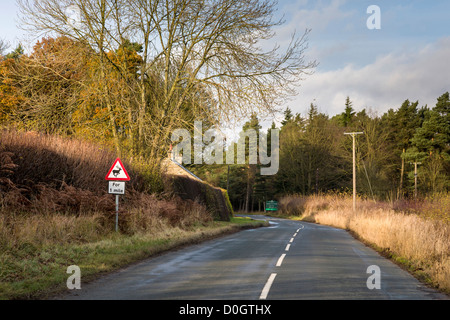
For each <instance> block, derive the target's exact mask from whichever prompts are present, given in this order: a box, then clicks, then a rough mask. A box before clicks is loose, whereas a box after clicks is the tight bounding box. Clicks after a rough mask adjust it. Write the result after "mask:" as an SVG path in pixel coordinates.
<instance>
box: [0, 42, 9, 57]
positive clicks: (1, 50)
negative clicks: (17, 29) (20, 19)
mask: <svg viewBox="0 0 450 320" xmlns="http://www.w3.org/2000/svg"><path fill="white" fill-rule="evenodd" d="M8 48H9V44H8V43H7V42H6V41H5V40H3V39H0V57H1V56H4V55H5V51H6V49H8Z"/></svg>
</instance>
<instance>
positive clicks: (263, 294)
mask: <svg viewBox="0 0 450 320" xmlns="http://www.w3.org/2000/svg"><path fill="white" fill-rule="evenodd" d="M276 276H277V274H276V273H272V274H271V275H270V277H269V280H267V282H266V285H265V286H264V289H263V291H262V292H261V296H260V297H259V299H260V300H266V299H267V296H268V295H269V291H270V288H271V287H272V283H273V281H274V280H275V277H276Z"/></svg>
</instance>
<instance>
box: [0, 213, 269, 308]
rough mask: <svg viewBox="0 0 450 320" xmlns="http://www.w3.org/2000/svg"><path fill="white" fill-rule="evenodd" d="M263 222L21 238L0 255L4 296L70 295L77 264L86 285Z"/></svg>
mask: <svg viewBox="0 0 450 320" xmlns="http://www.w3.org/2000/svg"><path fill="white" fill-rule="evenodd" d="M262 226H266V222H264V221H255V220H251V219H248V218H239V217H233V218H232V221H231V222H218V221H212V222H209V223H208V224H201V225H200V224H199V225H197V226H191V227H190V228H183V229H182V228H177V227H174V228H170V229H169V228H165V229H164V230H161V231H159V232H152V233H149V232H147V233H137V234H133V235H125V234H116V233H110V234H107V235H105V236H103V237H101V238H100V239H97V240H96V241H90V242H86V243H79V242H75V243H62V244H60V243H52V242H50V243H48V242H46V243H42V244H37V243H32V242H21V243H20V245H17V246H14V247H10V248H9V250H5V251H3V250H2V252H1V253H0V265H1V269H0V299H2V300H25V299H47V298H51V297H52V296H55V295H58V294H61V293H64V291H65V290H68V289H67V287H66V281H67V278H68V277H69V276H70V274H67V273H66V272H67V268H68V267H69V266H71V265H77V266H79V267H80V269H81V273H82V283H86V282H89V281H92V280H94V279H95V278H97V277H98V276H100V275H102V274H105V273H108V272H112V271H115V270H118V269H120V268H123V267H126V266H127V265H130V264H132V263H135V262H138V261H140V260H143V259H146V258H149V257H152V256H155V255H158V254H161V253H163V252H165V251H168V250H171V249H174V248H179V247H182V246H185V245H191V244H195V243H200V242H202V241H206V240H209V239H213V238H215V237H219V236H222V235H225V234H229V233H233V232H237V231H239V230H242V229H247V228H257V227H262Z"/></svg>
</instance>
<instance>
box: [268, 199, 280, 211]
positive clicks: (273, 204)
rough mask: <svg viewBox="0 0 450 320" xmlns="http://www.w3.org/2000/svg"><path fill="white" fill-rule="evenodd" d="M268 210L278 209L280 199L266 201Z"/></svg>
mask: <svg viewBox="0 0 450 320" xmlns="http://www.w3.org/2000/svg"><path fill="white" fill-rule="evenodd" d="M266 211H278V201H274V200H271V201H267V202H266Z"/></svg>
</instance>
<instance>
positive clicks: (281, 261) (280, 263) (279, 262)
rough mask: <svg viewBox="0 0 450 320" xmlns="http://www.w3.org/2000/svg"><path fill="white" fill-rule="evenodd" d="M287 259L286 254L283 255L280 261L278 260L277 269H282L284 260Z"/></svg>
mask: <svg viewBox="0 0 450 320" xmlns="http://www.w3.org/2000/svg"><path fill="white" fill-rule="evenodd" d="M285 257H286V253H283V254H282V255H281V257H280V259H278V262H277V267H281V265H282V264H283V260H284V258H285Z"/></svg>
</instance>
